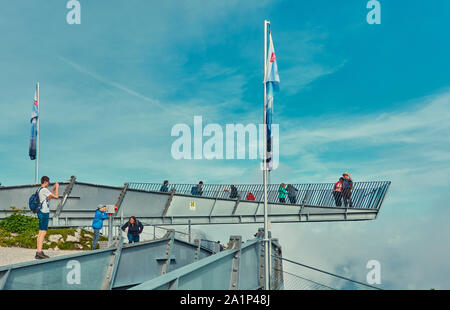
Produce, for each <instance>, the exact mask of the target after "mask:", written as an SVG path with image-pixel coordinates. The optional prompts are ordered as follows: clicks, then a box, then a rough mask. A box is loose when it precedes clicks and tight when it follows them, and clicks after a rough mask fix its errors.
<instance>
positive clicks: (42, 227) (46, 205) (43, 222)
mask: <svg viewBox="0 0 450 310" xmlns="http://www.w3.org/2000/svg"><path fill="white" fill-rule="evenodd" d="M49 185H50V179H49V177H48V176H43V177H42V178H41V188H40V189H39V202H40V203H41V205H42V207H41V209H40V210H39V212H38V214H37V215H38V218H39V233H38V237H37V246H36V256H35V258H36V259H43V258H48V257H49V256H47V255H45V254H44V252H43V251H42V245H43V244H44V239H45V235H46V234H47V230H48V220H49V218H50V200H51V199H58V188H59V184H58V183H55V185H54V186H53V189H52V191H51V192H50V191H49V189H48V186H49Z"/></svg>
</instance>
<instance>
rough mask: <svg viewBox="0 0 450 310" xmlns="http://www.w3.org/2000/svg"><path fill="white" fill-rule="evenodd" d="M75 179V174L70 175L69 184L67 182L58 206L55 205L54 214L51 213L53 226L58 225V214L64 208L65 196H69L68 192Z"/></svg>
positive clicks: (70, 190)
mask: <svg viewBox="0 0 450 310" xmlns="http://www.w3.org/2000/svg"><path fill="white" fill-rule="evenodd" d="M76 179H77V178H76V177H75V176H71V177H70V181H69V184H67V186H66V188H65V189H64V193H63V195H62V199H61V200H60V201H59V203H58V206H57V207H56V211H55V214H54V215H53V225H54V226H57V225H59V215H60V214H61V210H62V209H63V208H64V205H65V204H66V201H67V198H68V197H69V195H70V193H71V192H72V189H73V185H74V184H75V180H76Z"/></svg>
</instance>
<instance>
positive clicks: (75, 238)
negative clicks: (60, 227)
mask: <svg viewBox="0 0 450 310" xmlns="http://www.w3.org/2000/svg"><path fill="white" fill-rule="evenodd" d="M66 241H67V242H80V237H76V236H71V235H67V238H66Z"/></svg>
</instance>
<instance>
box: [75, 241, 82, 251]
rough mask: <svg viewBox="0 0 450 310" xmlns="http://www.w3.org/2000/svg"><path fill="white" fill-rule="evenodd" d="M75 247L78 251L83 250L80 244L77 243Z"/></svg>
mask: <svg viewBox="0 0 450 310" xmlns="http://www.w3.org/2000/svg"><path fill="white" fill-rule="evenodd" d="M75 246H76V247H77V248H79V249H80V250H82V249H83V246H82V245H81V244H79V243H77V244H75Z"/></svg>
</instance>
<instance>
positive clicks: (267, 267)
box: [263, 20, 270, 290]
mask: <svg viewBox="0 0 450 310" xmlns="http://www.w3.org/2000/svg"><path fill="white" fill-rule="evenodd" d="M267 25H270V22H269V21H267V20H265V21H264V163H263V183H264V265H265V268H264V280H265V283H264V289H266V290H270V256H269V234H268V230H269V225H268V217H267V83H266V74H267Z"/></svg>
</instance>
